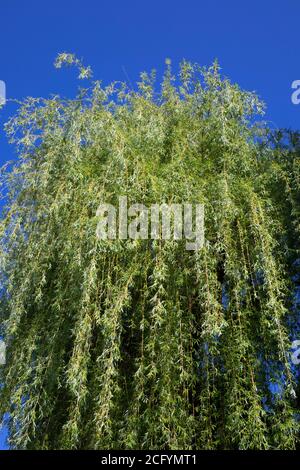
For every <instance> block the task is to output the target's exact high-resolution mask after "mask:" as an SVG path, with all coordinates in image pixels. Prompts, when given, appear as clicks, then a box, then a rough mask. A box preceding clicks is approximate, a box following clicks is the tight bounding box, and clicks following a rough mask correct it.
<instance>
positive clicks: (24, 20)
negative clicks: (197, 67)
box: [0, 0, 300, 449]
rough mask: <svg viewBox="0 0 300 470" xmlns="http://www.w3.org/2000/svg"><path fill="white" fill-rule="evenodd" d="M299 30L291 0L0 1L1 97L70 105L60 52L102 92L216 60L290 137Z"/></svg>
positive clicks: (0, 142)
mask: <svg viewBox="0 0 300 470" xmlns="http://www.w3.org/2000/svg"><path fill="white" fill-rule="evenodd" d="M299 22H300V2H299V0H286V1H282V0H251V1H249V2H242V1H241V0H239V1H238V0H226V1H224V0H207V1H204V0H184V1H182V2H181V1H178V0H160V1H158V0H152V1H151V2H146V1H144V2H143V1H142V0H140V1H136V0H126V1H124V0H123V1H122V0H114V1H113V2H112V1H101V0H59V1H58V0H51V1H50V0H44V1H41V0H26V1H24V0H0V50H1V59H0V80H3V81H5V83H6V88H7V98H17V99H22V98H24V97H26V96H35V97H37V96H44V97H48V96H49V95H50V94H52V93H54V94H61V95H62V96H68V97H72V96H74V94H75V93H76V90H77V86H78V82H77V81H76V80H75V76H76V72H75V71H74V70H73V71H72V70H66V69H63V70H56V69H54V67H53V62H54V59H55V57H56V56H57V54H58V53H59V52H73V53H75V54H76V55H77V56H78V57H79V58H83V59H84V62H85V63H86V64H89V65H91V67H92V69H93V71H94V77H95V78H96V79H101V80H103V82H104V84H107V83H108V82H110V81H112V80H127V81H128V80H130V82H132V83H134V82H135V81H137V80H138V78H139V73H140V72H141V71H144V70H146V71H150V70H151V69H152V68H156V69H157V70H158V72H161V71H162V69H163V68H164V62H165V59H166V58H170V59H171V60H172V64H173V66H174V68H175V69H176V67H177V66H178V63H179V62H180V61H181V60H182V59H183V58H185V59H187V60H190V61H192V62H198V63H199V64H201V65H210V64H211V63H212V62H213V60H214V59H215V58H218V60H219V62H220V65H221V67H222V73H223V74H225V75H226V76H228V77H229V78H230V79H231V80H232V81H233V82H237V83H238V84H239V85H240V86H241V87H242V88H244V89H247V90H251V91H256V92H257V94H258V95H259V96H260V97H261V98H262V99H263V101H264V102H265V103H266V105H267V114H266V117H265V118H266V119H267V120H268V121H269V125H270V126H271V127H272V128H278V127H287V128H293V129H298V128H300V125H299V118H300V105H293V104H292V102H291V94H292V89H291V84H292V82H293V81H294V80H300V54H299V52H300V27H299ZM81 85H82V83H81ZM15 109H16V108H15V105H14V104H13V103H10V102H8V103H7V104H6V106H5V107H4V108H3V109H2V110H1V111H0V128H1V129H0V165H1V164H3V163H5V162H6V161H7V160H11V159H12V158H14V157H15V154H14V149H13V148H12V147H11V146H9V145H8V144H7V141H6V138H5V135H4V133H3V124H4V122H5V121H6V120H7V119H8V118H9V116H11V115H12V114H13V113H14V111H15ZM5 436H6V431H5V430H3V431H0V449H5V448H6V444H5Z"/></svg>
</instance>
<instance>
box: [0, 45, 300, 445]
mask: <svg viewBox="0 0 300 470" xmlns="http://www.w3.org/2000/svg"><path fill="white" fill-rule="evenodd" d="M64 64H67V65H75V66H77V67H78V68H79V74H80V78H86V77H89V76H90V75H91V70H90V68H86V67H84V66H83V65H82V63H81V62H80V61H79V60H78V59H76V58H75V57H74V56H73V55H71V54H61V55H60V56H59V58H58V59H57V61H56V66H57V67H60V66H61V65H64ZM262 110H263V106H262V104H261V103H260V101H259V100H258V99H257V97H256V96H255V95H254V94H252V93H248V92H244V91H242V90H240V89H239V87H238V86H237V85H234V84H231V83H230V81H229V80H227V79H223V78H222V77H221V76H220V73H219V67H218V64H217V63H214V64H213V66H211V67H209V68H200V67H199V66H197V65H192V64H190V63H188V62H185V61H184V62H183V63H182V64H181V67H180V72H179V75H178V77H175V76H173V73H172V69H171V64H170V61H168V62H167V66H166V72H165V75H164V79H163V82H162V86H161V88H160V89H159V90H158V87H157V85H156V83H155V73H154V72H152V73H151V74H150V75H149V74H146V73H143V74H141V81H140V82H139V83H138V85H137V90H132V89H131V88H128V86H127V85H126V84H125V83H118V82H116V83H112V84H111V85H109V86H106V87H103V86H102V85H101V83H100V82H98V81H94V82H92V84H91V87H90V88H88V89H81V90H80V92H79V95H78V96H77V97H76V99H74V100H65V99H61V98H60V97H58V96H54V97H52V98H51V99H34V98H29V99H27V100H26V101H25V102H24V104H23V105H22V106H21V108H20V109H19V111H18V113H17V115H16V116H15V117H14V118H13V119H12V120H11V121H10V122H9V123H8V125H7V132H8V135H9V136H10V138H11V141H12V142H13V143H14V144H15V146H16V147H17V149H18V155H19V158H18V161H17V162H15V163H13V164H12V166H11V167H9V168H7V169H4V170H3V172H2V174H1V185H2V195H3V197H5V198H6V201H7V205H6V207H5V209H4V210H3V215H2V218H1V222H0V240H1V242H0V243H1V255H0V270H1V313H0V315H1V324H2V327H1V328H2V333H3V334H4V335H5V338H6V342H7V364H6V366H5V367H4V368H2V369H1V372H0V373H1V377H0V380H1V382H2V383H3V384H4V385H3V387H2V388H1V390H0V399H1V405H0V413H1V415H3V416H6V419H7V421H8V424H9V427H10V442H11V446H12V447H15V448H21V449H23V448H24V449H53V448H61V449H70V448H71V449H73V448H76V449H80V448H92V449H103V448H104V449H112V448H113V449H217V448H222V449H270V448H271V449H293V448H295V446H296V440H297V423H296V419H295V413H296V403H295V391H294V381H293V376H292V371H291V366H290V361H289V357H288V351H289V337H288V327H287V325H288V318H289V309H288V307H289V303H288V300H287V299H289V298H290V284H289V270H288V269H287V268H286V261H285V259H286V251H287V250H289V249H290V244H289V243H288V242H287V239H286V237H285V238H284V237H283V236H281V234H283V233H285V232H284V230H285V228H284V223H286V222H287V219H286V218H285V217H283V216H282V213H283V212H282V210H281V209H282V207H283V206H282V203H281V202H280V198H281V197H282V195H281V194H280V192H278V191H276V190H275V189H274V185H276V184H277V180H276V178H277V179H278V178H281V173H280V172H279V171H278V168H281V166H280V161H278V159H276V157H275V156H276V155H281V153H282V151H281V150H280V149H279V148H275V147H274V145H272V144H271V143H270V142H267V140H266V139H267V135H268V132H267V129H265V127H264V126H262V125H260V126H259V125H256V124H255V116H256V115H257V114H261V113H262ZM297 164H298V163H297ZM295 177H296V176H295ZM283 179H284V178H283V177H282V179H281V181H283ZM297 181H298V180H297ZM287 187H288V186H286V187H285V188H286V190H288V189H287ZM119 195H126V196H127V197H128V200H129V201H131V202H140V203H144V204H146V205H147V206H149V205H151V204H152V203H162V202H166V203H169V204H170V203H176V202H178V203H181V202H182V201H188V202H190V203H204V204H205V238H206V244H205V247H204V248H203V249H201V250H199V251H198V252H191V251H186V250H185V245H184V242H181V241H161V240H157V241H147V240H98V239H97V238H96V236H95V231H96V225H97V217H96V210H97V207H98V205H99V204H100V203H101V202H106V203H112V204H115V205H117V201H118V197H119ZM293 207H294V210H296V208H295V206H293ZM289 210H290V209H289ZM297 236H298V235H297ZM270 382H271V383H272V384H273V390H274V387H275V386H276V384H277V387H278V388H279V390H280V391H279V392H278V393H274V392H273V391H272V390H271V389H270Z"/></svg>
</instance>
